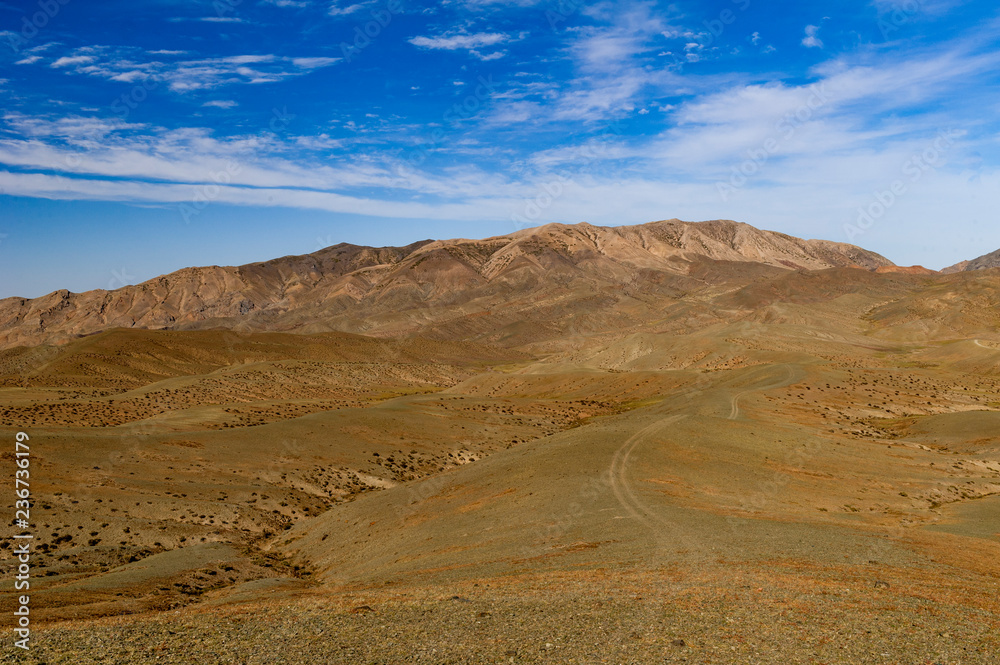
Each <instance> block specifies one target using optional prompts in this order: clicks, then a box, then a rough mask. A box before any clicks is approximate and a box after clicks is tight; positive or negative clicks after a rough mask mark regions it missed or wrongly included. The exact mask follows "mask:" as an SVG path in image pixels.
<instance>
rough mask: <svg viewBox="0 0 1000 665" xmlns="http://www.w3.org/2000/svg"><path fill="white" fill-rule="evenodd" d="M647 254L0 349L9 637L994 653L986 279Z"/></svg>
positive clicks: (628, 650) (94, 645) (43, 654)
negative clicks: (16, 546)
mask: <svg viewBox="0 0 1000 665" xmlns="http://www.w3.org/2000/svg"><path fill="white" fill-rule="evenodd" d="M546 228H548V227H546ZM550 231H552V232H555V231H559V229H555V230H554V231H553V230H552V229H550ZM560 232H561V231H560ZM587 232H588V231H587V229H583V230H582V231H581V233H583V234H584V235H586V233H587ZM556 235H557V236H558V234H556ZM525 238H527V239H528V240H532V242H536V241H538V238H539V234H535V235H531V234H527V235H526V236H525ZM629 238H630V236H628V234H625V236H624V237H623V239H622V238H620V239H619V240H618V241H616V242H619V243H624V242H625V241H627V240H629ZM520 240H521V241H522V245H523V242H526V241H525V240H524V238H521V239H520ZM599 240H600V243H598V245H599V246H600V247H605V246H612V249H610V250H608V251H609V252H611V254H610V255H613V256H614V257H616V258H615V260H616V261H618V260H623V256H624V255H623V254H622V252H624V250H623V249H622V248H621V246H620V245H615V244H614V243H613V242H612V240H614V238H600V239H599ZM581 242H582V241H581ZM601 243H604V244H601ZM626 244H627V243H626ZM505 246H506V245H505ZM789 246H790V247H798V248H800V249H801V248H802V246H801V245H797V244H795V243H792V244H791V245H789ZM435 247H436V245H434V244H431V245H426V246H424V245H422V246H421V248H420V249H422V250H424V251H425V252H426V251H429V250H432V249H434V248H435ZM447 247H452V245H447ZM630 247H631V245H630ZM522 249H523V247H522ZM435 251H436V250H435ZM497 251H499V250H497ZM629 251H630V252H631V251H632V250H631V249H630V250H629ZM720 251H721V250H720ZM744 251H745V250H744ZM788 251H791V250H788ZM811 251H818V250H816V248H815V247H813V248H812V250H811ZM615 252H618V253H617V254H616V253H615ZM607 255H608V254H605V256H607ZM383 258H384V257H383ZM668 258H669V257H668ZM427 260H428V261H430V260H431V259H427ZM633 260H636V259H634V257H633ZM772 263H773V262H772ZM609 265H610V264H609ZM422 267H425V268H426V267H427V266H422ZM566 270H567V271H570V272H572V266H571V267H569V268H566ZM631 270H632V268H628V269H623V272H622V274H621V275H619V276H618V277H622V276H624V277H625V278H626V280H627V279H632V278H633V277H634V274H633V273H632V272H630V271H631ZM581 271H582V272H583V273H585V272H586V271H585V270H583V269H581ZM446 272H447V270H446ZM498 274H500V275H501V277H497V279H502V274H503V273H498ZM659 274H660V278H657V279H652V278H651V279H649V280H646V281H642V282H636V283H634V284H632V285H629V284H618V285H617V286H616V287H615V289H617V290H615V291H611V290H608V293H614V298H613V299H606V300H598V301H594V300H593V298H594V293H595V291H588V290H586V289H583V290H577V291H574V289H581V288H582V287H580V284H582V283H583V282H574V279H576V278H573V279H569V280H568V281H566V282H565V283H563V285H562V286H558V287H557V286H552V285H551V284H550V286H549V288H548V289H547V290H546V291H545V293H544V294H542V292H541V291H539V290H537V289H536V288H535V287H534V286H532V287H531V288H527V289H526V290H524V289H521V287H522V286H523V285H524V284H526V283H528V282H527V281H525V282H511V283H510V284H508V288H510V289H511V291H510V293H511V297H510V298H509V303H508V305H509V307H510V310H511V312H514V314H509V313H504V312H502V311H500V310H498V309H496V308H495V306H493V305H491V306H490V307H491V309H489V311H490V312H491V313H490V314H488V315H482V316H478V318H477V317H474V316H473V310H474V309H475V308H474V307H472V306H471V305H468V303H469V302H473V300H474V299H473V300H468V301H466V304H456V305H455V306H454V308H452V309H450V310H449V309H447V308H445V309H439V308H436V307H435V308H425V309H424V310H423V314H421V316H422V317H423V318H422V322H421V324H420V325H421V326H422V329H421V331H423V332H427V334H428V336H429V337H422V336H419V335H416V336H415V335H409V334H406V335H402V334H401V335H400V336H398V337H387V336H377V337H376V336H360V335H355V334H346V333H336V332H334V333H331V332H321V333H314V334H288V333H274V332H247V331H243V332H239V333H236V332H232V331H226V330H186V331H185V330H164V331H146V330H120V329H116V330H109V331H106V332H103V333H99V334H95V335H92V336H86V337H81V338H79V339H76V340H74V341H72V342H70V343H68V344H66V345H62V346H56V345H48V346H45V345H43V346H34V347H10V348H7V349H5V350H3V351H0V413H2V415H3V417H4V424H5V429H4V436H5V437H6V439H7V440H8V441H13V434H14V432H16V431H18V430H26V431H28V432H29V433H30V435H31V445H32V447H31V450H32V453H31V455H32V493H33V496H34V501H35V504H34V506H33V508H32V516H33V519H32V521H33V523H34V524H33V530H34V532H35V534H36V540H35V541H34V544H35V546H36V550H35V554H34V557H33V561H32V565H33V578H32V589H31V591H32V601H31V603H32V605H31V611H32V617H33V620H34V623H33V633H32V639H33V650H32V652H31V654H30V655H29V657H28V659H27V660H26V661H25V662H39V663H40V662H46V663H60V662H65V663H87V662H104V663H108V662H120V663H134V662H165V663H171V662H177V663H187V662H237V663H264V662H295V663H298V662H302V663H312V662H338V663H339V662H342V663H395V662H428V663H459V662H462V663H464V662H475V663H479V662H482V663H506V662H578V663H602V662H607V663H612V662H614V663H624V662H629V663H647V662H707V663H748V662H753V663H757V662H760V663H787V662H793V663H817V664H818V663H900V664H902V663H907V664H910V663H992V662H996V658H995V654H996V653H1000V606H998V601H997V599H998V598H1000V593H998V591H1000V588H998V582H1000V568H998V564H997V561H1000V434H997V432H1000V428H998V425H1000V396H998V395H1000V390H998V388H1000V334H998V333H997V324H998V321H997V318H998V313H1000V307H998V305H1000V275H998V274H996V271H991V270H984V271H979V272H976V273H957V274H951V275H928V274H925V273H922V272H920V271H911V272H894V271H882V272H875V271H874V270H862V269H859V268H846V267H838V268H831V269H823V270H811V271H797V270H790V269H785V268H777V267H775V266H774V265H770V264H767V263H753V262H749V261H744V262H736V261H731V260H729V259H726V260H723V261H710V260H701V259H699V260H693V261H691V262H690V263H689V265H688V267H687V272H686V273H685V274H683V275H680V276H679V277H677V276H676V275H675V274H674V273H668V272H665V271H661V273H659ZM618 277H615V279H617V278H618ZM675 277H676V279H675ZM447 279H451V277H447ZM447 279H445V282H447ZM552 279H553V280H555V281H554V283H558V280H557V279H556V277H555V276H554V277H552ZM580 279H583V278H580ZM587 279H590V278H589V277H588V278H587ZM608 279H611V278H610V277H609V278H608ZM658 280H659V281H658ZM529 281H530V280H529ZM584 281H586V280H584ZM587 283H588V284H591V285H593V283H592V282H587ZM519 284H520V286H518V285H519ZM469 288H470V289H471V290H473V291H474V290H475V289H478V288H480V287H479V286H476V285H474V284H473V285H471V286H470V287H469ZM483 288H485V287H483ZM491 288H492V287H491ZM560 288H564V289H567V291H566V292H565V293H562V294H561V295H560V293H558V292H559V289H560ZM602 288H603V287H602ZM628 289H632V290H631V291H628ZM570 292H572V294H571V293H570ZM626 292H627V293H628V294H629V295H627V296H622V294H623V293H626ZM668 293H669V295H668ZM515 296H516V297H515ZM608 297H609V298H611V297H610V296H608ZM588 303H589V304H588ZM477 307H478V305H477ZM463 308H465V309H463ZM532 308H534V309H532ZM460 310H461V311H462V314H461V316H459V317H457V318H456V314H457V313H458V312H459V311H460ZM532 312H537V316H535V315H533V314H532ZM385 316H386V318H385V319H384V321H389V319H390V318H391V317H390V316H389V314H386V315H385ZM413 316H416V315H413ZM413 316H410V315H407V320H409V321H411V323H412V322H413V321H414V320H415V319H414V318H413ZM469 317H471V318H469ZM512 317H513V318H516V317H519V318H520V323H518V324H514V323H508V319H510V320H513V318H512ZM486 319H488V320H489V321H492V323H493V324H497V325H499V328H494V329H493V330H494V332H488V331H489V330H490V325H491V324H490V323H489V322H487V323H481V321H482V320H486ZM470 321H475V323H470ZM397 322H398V319H397ZM497 331H499V332H497ZM11 450H13V445H12V444H11ZM3 456H4V459H6V460H7V461H8V464H10V465H11V466H12V464H13V461H12V460H13V456H12V454H11V453H10V452H7V453H4V454H3ZM6 503H7V510H8V512H10V513H12V512H13V497H12V496H11V497H9V499H8V501H7V502H6ZM9 530H10V531H11V532H12V531H13V527H9ZM10 542H11V541H10V540H9V539H8V540H5V541H3V543H2V544H0V547H2V548H3V549H4V553H5V556H4V558H3V560H2V564H0V567H2V568H3V575H4V576H5V577H6V578H10V577H11V575H12V571H13V570H14V567H15V565H16V560H15V559H14V558H13V557H11V556H10V555H9V552H10V548H11V545H10ZM0 601H2V603H3V605H2V607H3V611H4V612H8V610H10V609H11V608H12V607H13V605H14V601H15V598H14V595H13V594H12V593H11V590H10V588H9V587H8V588H6V589H4V593H3V595H2V596H0ZM0 654H2V657H3V658H4V659H7V660H13V659H14V658H16V657H17V655H16V654H15V653H14V650H13V648H12V647H11V644H10V641H9V640H8V641H7V642H5V643H4V644H3V647H2V649H0ZM22 660H23V659H22Z"/></svg>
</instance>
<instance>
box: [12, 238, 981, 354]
mask: <svg viewBox="0 0 1000 665" xmlns="http://www.w3.org/2000/svg"><path fill="white" fill-rule="evenodd" d="M998 261H1000V252H997V253H994V254H992V255H988V256H986V257H982V258H981V259H977V260H975V261H971V262H968V263H966V264H959V265H958V266H955V267H953V268H950V269H948V270H947V271H945V272H946V273H953V272H959V271H964V270H975V269H979V268H987V267H993V266H995V265H997V263H998ZM837 269H855V270H856V271H858V273H859V274H858V276H857V280H859V283H864V282H865V280H866V279H868V278H865V277H863V276H861V275H860V272H861V271H865V272H869V273H881V274H885V273H903V274H911V275H931V274H934V272H933V271H930V270H926V269H924V268H920V267H914V268H902V267H898V266H895V265H894V264H893V263H892V262H891V261H890V260H888V259H887V258H885V257H883V256H881V255H879V254H876V253H874V252H870V251H867V250H864V249H862V248H859V247H855V246H853V245H848V244H843V243H835V242H830V241H824V240H801V239H798V238H794V237H792V236H788V235H785V234H782V233H776V232H773V231H763V230H759V229H757V228H754V227H752V226H749V225H747V224H742V223H738V222H733V221H721V220H720V221H711V222H700V223H690V222H682V221H679V220H669V221H661V222H653V223H650V224H643V225H637V226H620V227H599V226H593V225H590V224H586V223H582V224H577V225H564V224H548V225H546V226H542V227H538V228H532V229H525V230H522V231H518V232H516V233H512V234H509V235H505V236H498V237H492V238H486V239H483V240H464V239H455V240H438V241H432V240H425V241H421V242H415V243H413V244H411V245H407V246H405V247H381V248H374V247H361V246H356V245H350V244H344V243H342V244H338V245H334V246H332V247H327V248H325V249H323V250H320V251H318V252H315V253H312V254H306V255H302V256H286V257H283V258H278V259H274V260H271V261H266V262H262V263H253V264H249V265H244V266H238V267H219V266H210V267H202V268H186V269H183V270H179V271H176V272H174V273H171V274H168V275H164V276H161V277H157V278H154V279H151V280H149V281H146V282H143V283H141V284H137V285H130V286H125V287H123V288H119V289H116V290H112V291H105V290H94V291H87V292H84V293H71V292H69V291H66V290H60V291H56V292H54V293H51V294H49V295H46V296H43V297H40V298H34V299H27V298H6V299H4V300H0V348H7V347H11V346H18V345H28V346H30V345H37V344H43V343H45V344H58V343H64V342H66V341H68V340H71V339H75V338H78V337H80V336H84V335H90V334H94V333H96V332H100V331H102V330H107V329H112V328H142V329H171V330H191V329H206V328H230V329H234V330H243V331H281V332H296V333H319V332H329V331H341V332H353V333H361V334H368V335H376V336H378V335H383V336H385V335H400V334H413V333H420V334H423V335H429V336H432V337H446V338H463V339H477V338H482V337H484V336H486V337H489V340H488V341H492V342H501V343H508V344H521V343H525V342H529V341H539V340H543V339H550V338H552V337H555V336H558V335H560V334H561V331H563V330H564V329H565V326H566V325H567V324H568V323H569V324H571V325H572V326H574V327H575V328H579V329H591V330H597V329H600V328H602V327H603V326H604V325H605V324H606V323H609V322H611V321H614V325H616V326H623V325H624V326H629V325H634V324H636V323H637V322H640V321H645V320H648V319H649V318H650V317H651V316H656V315H657V313H658V312H660V310H662V309H663V308H665V307H666V308H667V309H669V308H670V306H671V305H672V304H674V305H676V304H677V303H679V302H681V301H686V305H685V306H686V307H691V306H692V304H693V303H692V301H691V299H689V298H686V295H687V294H689V293H691V292H695V291H700V290H703V289H706V288H709V287H711V286H713V285H714V286H719V285H722V284H729V283H735V282H743V281H745V280H749V281H750V282H753V281H756V280H777V281H778V282H780V281H781V280H782V279H785V278H787V276H788V275H789V274H795V273H796V272H801V271H822V270H837ZM529 312H530V315H527V314H528V313H529Z"/></svg>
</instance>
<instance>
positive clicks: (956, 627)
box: [0, 576, 1000, 665]
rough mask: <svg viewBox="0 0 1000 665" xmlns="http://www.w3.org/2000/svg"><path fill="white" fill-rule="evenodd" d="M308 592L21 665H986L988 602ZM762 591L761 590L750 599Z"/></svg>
mask: <svg viewBox="0 0 1000 665" xmlns="http://www.w3.org/2000/svg"><path fill="white" fill-rule="evenodd" d="M492 582H493V583H492V584H489V583H488V582H487V581H482V584H479V583H476V584H471V583H470V584H464V585H456V586H453V587H451V588H448V589H442V588H440V587H438V588H408V589H405V590H396V591H392V592H390V591H386V590H353V591H350V592H345V591H340V592H336V593H334V592H329V591H315V592H313V593H312V594H311V595H307V596H299V597H294V598H288V599H285V600H281V599H272V600H267V601H264V602H262V603H258V604H254V605H247V604H241V605H230V606H226V605H223V606H217V607H211V608H209V607H202V608H199V609H185V610H179V611H175V612H170V613H167V614H160V615H147V616H144V617H119V618H114V619H106V620H102V621H95V622H90V623H77V624H60V625H55V626H51V627H46V628H43V629H40V630H38V631H35V632H33V638H34V639H33V646H32V649H31V651H30V653H28V654H24V653H23V652H21V653H14V652H15V651H20V650H16V649H13V648H11V643H12V639H11V638H8V639H5V640H4V641H5V644H4V645H3V650H2V657H0V658H2V662H24V663H47V664H54V663H72V664H84V663H123V664H124V663H129V664H131V663H240V664H251V663H253V664H256V663H303V664H306V663H308V664H313V663H372V664H374V663H380V664H381V663H385V664H388V663H442V664H443V663H741V664H743V663H752V664H758V663H759V664H771V663H774V664H781V665H788V664H790V663H810V664H820V663H826V664H830V663H872V664H878V665H885V664H897V663H898V664H899V665H916V664H920V665H936V664H939V663H940V664H949V665H952V664H958V663H961V664H966V663H968V664H978V663H982V664H984V665H985V664H992V665H995V664H996V663H997V662H998V657H997V655H996V654H997V653H1000V621H998V618H1000V617H998V614H997V612H996V608H995V607H990V606H988V604H989V598H988V596H986V597H985V599H986V603H987V604H986V605H984V604H983V602H982V601H983V599H984V598H976V599H972V600H973V602H956V601H955V598H956V596H955V595H954V590H950V591H944V590H942V594H950V595H949V596H948V597H949V598H951V600H942V598H943V597H944V596H942V597H941V598H932V597H927V596H928V594H927V593H926V590H921V591H915V590H913V589H899V588H896V587H895V586H893V585H889V586H888V587H887V586H885V585H886V583H879V584H878V585H876V586H871V585H867V584H862V583H859V582H858V581H857V580H838V581H836V582H831V581H830V580H829V579H813V580H806V579H797V580H794V581H791V582H789V581H787V580H785V581H776V580H775V579H774V578H770V579H768V578H764V577H754V578H753V579H750V578H745V577H741V578H739V579H730V580H729V581H728V582H729V583H728V584H727V585H726V586H719V585H717V584H713V583H709V584H706V583H704V581H694V582H691V581H688V582H684V583H677V582H676V581H673V582H672V581H669V580H667V579H666V578H665V577H662V576H660V577H657V578H654V577H648V578H645V579H643V578H638V577H633V578H630V579H628V580H623V579H617V578H616V579H614V580H610V579H608V578H607V577H605V578H603V579H599V580H595V579H582V578H581V577H579V576H578V577H575V578H574V577H570V578H566V579H562V580H559V581H558V582H553V581H552V580H548V581H546V582H545V583H544V584H539V583H537V581H523V580H522V581H514V582H511V581H500V583H499V584H498V581H497V580H492ZM757 585H763V586H757Z"/></svg>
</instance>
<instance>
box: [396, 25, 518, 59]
mask: <svg viewBox="0 0 1000 665" xmlns="http://www.w3.org/2000/svg"><path fill="white" fill-rule="evenodd" d="M527 34H528V33H526V32H522V33H520V34H519V35H516V36H511V35H508V34H506V33H502V32H475V33H467V32H451V33H445V34H442V35H437V36H434V37H425V36H418V37H413V38H411V39H410V40H409V42H410V43H411V44H413V45H414V46H416V47H418V48H423V49H430V50H438V51H467V52H468V53H469V54H470V55H472V56H475V57H477V58H479V59H480V60H483V61H489V60H498V59H499V58H502V57H504V56H505V55H507V52H506V51H505V50H496V51H491V52H489V53H484V52H483V50H484V49H489V48H492V47H496V46H500V45H502V44H506V43H508V42H511V41H517V40H520V39H524V38H525V37H526V36H527Z"/></svg>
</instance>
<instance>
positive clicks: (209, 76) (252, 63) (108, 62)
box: [24, 47, 340, 92]
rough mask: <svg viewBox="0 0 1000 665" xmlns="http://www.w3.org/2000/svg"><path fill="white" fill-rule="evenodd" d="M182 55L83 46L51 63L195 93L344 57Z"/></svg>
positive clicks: (270, 79)
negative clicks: (147, 81)
mask: <svg viewBox="0 0 1000 665" xmlns="http://www.w3.org/2000/svg"><path fill="white" fill-rule="evenodd" d="M183 55H187V54H186V52H184V51H162V50H161V51H155V52H144V51H141V50H138V49H131V48H110V47H84V48H80V49H76V50H75V51H74V52H73V53H71V54H69V55H64V56H61V57H58V58H56V59H55V60H53V61H52V62H51V63H49V66H50V67H52V68H55V69H61V70H63V71H66V72H68V73H72V74H79V75H87V76H96V77H100V78H105V79H108V80H111V81H120V82H125V83H134V82H136V81H140V80H151V81H162V82H165V83H166V84H167V85H168V87H169V88H170V89H171V90H173V91H174V92H191V91H196V90H204V89H210V88H216V87H219V86H224V85H232V84H261V83H275V82H278V81H281V80H284V79H287V78H289V77H294V76H302V75H303V74H307V73H309V72H311V71H314V70H317V69H322V68H324V67H329V66H331V65H334V64H336V63H337V62H338V61H339V60H340V58H330V57H278V56H275V55H271V54H264V55H238V56H226V57H220V58H203V59H181V58H180V56H183ZM42 60H43V59H42V58H40V57H35V58H34V59H32V60H31V62H25V63H24V64H38V63H40V62H42Z"/></svg>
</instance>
